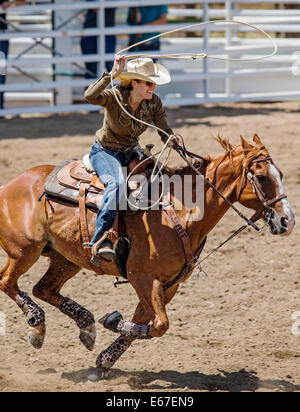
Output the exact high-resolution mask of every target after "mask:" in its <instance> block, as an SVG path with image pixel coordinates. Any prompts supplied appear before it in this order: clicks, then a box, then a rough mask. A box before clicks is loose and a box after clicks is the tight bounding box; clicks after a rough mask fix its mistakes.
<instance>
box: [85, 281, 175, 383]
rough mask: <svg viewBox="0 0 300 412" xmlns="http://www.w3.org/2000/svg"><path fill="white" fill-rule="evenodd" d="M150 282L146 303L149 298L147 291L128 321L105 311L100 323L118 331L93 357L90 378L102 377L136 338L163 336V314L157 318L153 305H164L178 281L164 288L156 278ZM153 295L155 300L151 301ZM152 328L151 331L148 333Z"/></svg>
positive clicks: (169, 299)
mask: <svg viewBox="0 0 300 412" xmlns="http://www.w3.org/2000/svg"><path fill="white" fill-rule="evenodd" d="M153 283H154V285H153V288H154V289H153V288H151V291H152V293H153V294H152V296H151V299H150V301H149V303H147V299H146V296H148V298H149V294H146V296H145V297H143V299H142V300H141V301H140V303H139V304H138V306H137V308H136V311H135V314H134V316H133V318H132V321H131V322H129V321H124V320H123V319H122V318H120V320H119V321H118V322H117V320H118V315H117V313H116V312H114V313H113V314H110V315H107V316H106V317H105V318H104V319H103V320H102V322H101V323H103V324H104V326H105V327H107V326H110V327H109V329H110V330H112V331H115V332H116V331H119V332H120V333H121V335H120V336H119V337H118V338H117V339H116V340H115V341H114V342H113V343H112V344H111V345H110V346H109V347H108V348H106V349H105V350H104V351H102V352H101V353H100V354H99V356H98V358H97V361H96V365H97V369H98V370H95V371H93V372H92V374H91V375H90V378H91V380H97V379H99V378H101V377H105V375H106V374H107V372H108V371H109V370H110V369H111V368H112V366H113V365H114V364H115V362H116V361H117V360H118V359H119V358H120V356H121V355H123V353H124V352H125V351H126V350H127V349H128V348H129V347H130V345H131V343H132V342H133V341H134V340H135V339H147V338H148V339H149V338H151V337H153V336H162V330H163V329H162V327H161V325H162V324H163V319H164V318H160V313H159V314H156V313H155V311H154V308H155V309H156V310H157V309H160V308H161V307H163V308H164V309H165V305H166V304H167V303H169V302H170V301H171V299H172V298H173V296H174V295H175V293H176V292H177V289H178V285H175V286H173V287H171V288H169V289H168V290H167V291H165V292H163V290H162V287H161V285H159V284H158V283H156V282H153ZM141 295H142V293H140V294H139V297H140V298H141ZM143 296H144V295H143ZM153 299H154V300H155V302H154V303H153ZM158 302H160V303H158ZM164 311H165V310H164ZM111 315H113V316H111ZM165 316H166V313H165ZM161 319H162V320H161ZM151 320H152V321H153V325H151V326H149V322H150V321H151ZM105 321H106V322H105ZM166 325H167V326H168V325H169V322H168V320H167V321H166ZM164 329H165V328H164ZM165 330H166V329H165ZM142 331H144V333H142ZM151 332H152V333H153V335H151Z"/></svg>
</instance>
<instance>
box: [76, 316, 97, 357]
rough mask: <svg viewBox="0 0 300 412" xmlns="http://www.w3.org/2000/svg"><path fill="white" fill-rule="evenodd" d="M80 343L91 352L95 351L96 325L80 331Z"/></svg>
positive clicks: (93, 324)
mask: <svg viewBox="0 0 300 412" xmlns="http://www.w3.org/2000/svg"><path fill="white" fill-rule="evenodd" d="M79 339H80V342H81V343H82V344H83V345H84V346H85V347H86V348H87V349H88V350H90V351H92V350H93V349H94V344H95V340H96V326H95V323H92V324H91V325H89V326H87V327H86V328H83V329H80V335H79Z"/></svg>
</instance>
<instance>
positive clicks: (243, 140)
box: [240, 135, 252, 150]
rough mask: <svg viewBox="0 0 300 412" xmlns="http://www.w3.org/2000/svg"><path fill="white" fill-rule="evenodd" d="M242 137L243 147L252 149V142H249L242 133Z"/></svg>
mask: <svg viewBox="0 0 300 412" xmlns="http://www.w3.org/2000/svg"><path fill="white" fill-rule="evenodd" d="M240 138H241V142H242V148H243V149H244V150H251V149H252V146H251V144H250V143H249V142H247V140H246V139H245V138H244V137H243V136H242V135H241V136H240Z"/></svg>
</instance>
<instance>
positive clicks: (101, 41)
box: [97, 0, 105, 77]
mask: <svg viewBox="0 0 300 412" xmlns="http://www.w3.org/2000/svg"><path fill="white" fill-rule="evenodd" d="M104 1H105V0H100V7H99V9H98V28H99V29H100V33H99V36H98V54H100V62H99V64H98V73H97V74H98V77H100V76H101V75H102V73H103V72H104V71H105V35H104V30H105V7H104Z"/></svg>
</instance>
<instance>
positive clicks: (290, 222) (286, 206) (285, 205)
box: [270, 164, 295, 236]
mask: <svg viewBox="0 0 300 412" xmlns="http://www.w3.org/2000/svg"><path fill="white" fill-rule="evenodd" d="M270 172H271V174H272V175H273V177H274V179H275V180H276V182H277V184H278V188H279V194H280V195H283V194H284V193H285V192H284V188H283V184H282V181H281V177H280V174H279V172H278V170H277V168H276V167H275V166H274V165H273V164H271V165H270ZM281 204H282V209H283V212H284V214H285V218H286V223H287V230H286V232H285V233H283V235H284V236H287V235H289V234H290V233H291V232H292V230H293V228H294V226H295V217H294V214H293V211H292V208H291V206H290V203H289V201H288V200H287V199H282V200H281Z"/></svg>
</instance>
